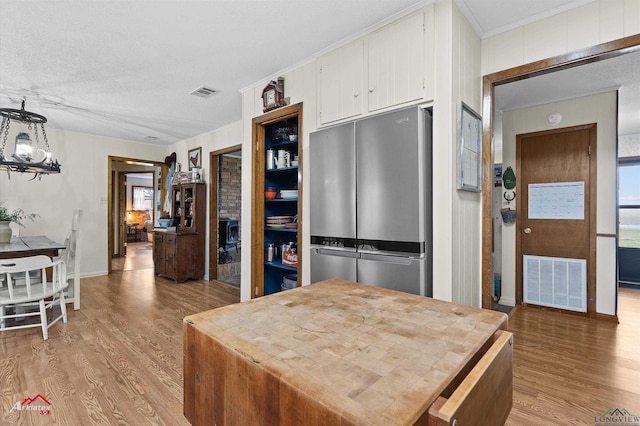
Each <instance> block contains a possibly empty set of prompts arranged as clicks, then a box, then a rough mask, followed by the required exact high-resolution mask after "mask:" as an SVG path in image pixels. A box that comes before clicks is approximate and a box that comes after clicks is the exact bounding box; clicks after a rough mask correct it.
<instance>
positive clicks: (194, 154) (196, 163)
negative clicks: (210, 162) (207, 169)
mask: <svg viewBox="0 0 640 426" xmlns="http://www.w3.org/2000/svg"><path fill="white" fill-rule="evenodd" d="M194 168H195V169H201V168H202V147H198V148H193V149H190V150H189V170H191V169H194Z"/></svg>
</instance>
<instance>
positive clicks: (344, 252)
mask: <svg viewBox="0 0 640 426" xmlns="http://www.w3.org/2000/svg"><path fill="white" fill-rule="evenodd" d="M312 250H314V251H315V252H316V254H322V255H325V256H337V257H352V258H357V257H360V253H358V252H356V251H355V250H350V249H344V248H343V249H326V248H318V247H312Z"/></svg>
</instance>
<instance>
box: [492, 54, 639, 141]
mask: <svg viewBox="0 0 640 426" xmlns="http://www.w3.org/2000/svg"><path fill="white" fill-rule="evenodd" d="M610 90H619V93H618V133H619V134H620V135H629V134H634V133H640V103H639V102H638V100H640V52H636V53H629V54H626V55H622V56H618V57H616V58H612V59H607V60H604V61H600V62H594V63H591V64H587V65H583V66H579V67H574V68H569V69H565V70H562V71H557V72H554V73H551V74H545V75H541V76H538V77H534V78H529V79H526V80H520V81H517V82H515V83H510V84H506V85H503V86H497V87H496V89H495V99H496V109H498V110H502V111H508V110H513V109H518V108H523V107H527V106H533V105H540V104H544V103H550V102H554V101H559V100H564V99H571V98H575V97H578V96H582V95H586V94H594V93H600V92H604V91H610Z"/></svg>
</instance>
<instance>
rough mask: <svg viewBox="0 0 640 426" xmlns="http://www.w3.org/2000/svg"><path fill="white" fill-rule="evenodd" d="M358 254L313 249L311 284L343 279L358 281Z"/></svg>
mask: <svg viewBox="0 0 640 426" xmlns="http://www.w3.org/2000/svg"><path fill="white" fill-rule="evenodd" d="M357 256H359V254H358V253H356V252H355V251H345V250H331V249H325V248H317V247H312V248H311V258H310V262H311V282H312V283H315V282H318V281H324V280H328V279H330V278H341V279H343V280H348V281H357V275H356V261H357Z"/></svg>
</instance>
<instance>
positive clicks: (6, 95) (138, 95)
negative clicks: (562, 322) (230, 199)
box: [0, 0, 585, 145]
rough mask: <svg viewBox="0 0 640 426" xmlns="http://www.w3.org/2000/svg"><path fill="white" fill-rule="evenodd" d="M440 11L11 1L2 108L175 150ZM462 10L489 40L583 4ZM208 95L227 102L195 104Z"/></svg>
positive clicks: (471, 0)
mask: <svg viewBox="0 0 640 426" xmlns="http://www.w3.org/2000/svg"><path fill="white" fill-rule="evenodd" d="M432 1H433V0H419V1H418V0H254V1H249V0H234V1H232V0H209V1H200V0H181V1H179V0H162V1H151V0H135V1H134V0H95V1H78V0H30V1H23V0H1V1H0V107H12V108H19V102H20V100H21V99H22V98H23V97H26V99H27V109H28V110H30V111H34V112H37V113H40V114H43V115H45V116H46V117H47V118H48V119H49V126H51V127H55V128H61V129H66V130H73V131H78V132H84V133H89V134H97V135H104V136H110V137H115V138H121V139H127V140H133V141H141V142H148V143H157V144H161V145H167V144H171V143H174V142H177V141H180V140H183V139H187V138H189V137H193V136H196V135H199V134H202V133H205V132H208V131H211V130H214V129H216V128H219V127H222V126H224V125H227V124H230V123H233V122H235V121H238V120H240V118H241V94H240V92H239V90H240V89H242V88H245V87H247V86H249V85H251V84H253V83H255V82H257V81H260V80H263V79H266V78H270V77H274V76H275V75H277V73H279V72H280V71H282V70H283V69H286V68H289V67H291V66H294V65H296V64H298V63H300V62H302V61H305V60H308V59H310V58H312V57H314V55H317V54H318V53H319V52H322V51H323V50H325V49H327V48H328V47H330V46H332V45H336V44H337V43H340V42H341V41H344V40H345V39H348V38H349V37H352V36H353V35H354V34H358V33H362V32H363V31H367V30H368V29H371V28H372V27H375V26H376V25H378V24H379V23H381V22H384V21H387V20H390V19H393V17H394V16H397V15H402V14H405V13H407V12H408V11H411V10H415V9H416V8H418V7H421V6H424V5H425V4H428V3H431V2H432ZM456 1H457V2H458V3H459V4H460V6H461V8H462V10H463V12H464V13H465V14H466V15H467V17H468V18H469V19H470V21H471V22H472V25H474V27H475V28H476V31H478V33H479V34H481V35H486V34H491V33H495V32H500V31H502V30H504V29H508V28H509V27H513V26H515V25H519V24H521V23H524V22H529V21H531V19H538V18H540V17H543V16H545V15H549V14H553V13H556V12H558V11H562V10H566V8H567V7H575V6H576V5H579V4H583V3H585V1H562V0H536V1H535V2H534V1H532V0H456ZM532 16H533V18H532ZM202 85H206V86H207V87H210V88H213V89H216V90H218V91H219V93H218V94H216V95H214V96H213V97H211V98H200V97H196V96H193V95H190V92H192V91H193V90H195V89H197V88H198V87H200V86H202ZM153 138H155V139H153Z"/></svg>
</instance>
